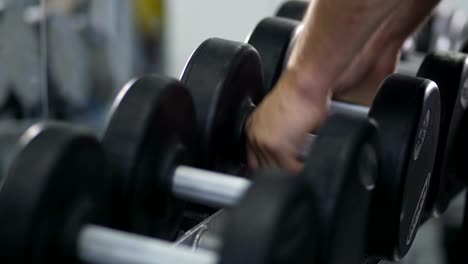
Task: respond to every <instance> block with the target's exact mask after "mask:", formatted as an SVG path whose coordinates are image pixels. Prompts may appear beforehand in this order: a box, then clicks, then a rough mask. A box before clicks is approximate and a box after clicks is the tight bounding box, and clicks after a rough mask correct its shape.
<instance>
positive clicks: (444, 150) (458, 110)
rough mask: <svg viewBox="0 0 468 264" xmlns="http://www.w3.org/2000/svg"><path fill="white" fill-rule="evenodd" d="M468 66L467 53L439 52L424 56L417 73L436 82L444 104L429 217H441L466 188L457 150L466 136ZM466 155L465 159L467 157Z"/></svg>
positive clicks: (427, 214) (441, 101)
mask: <svg viewBox="0 0 468 264" xmlns="http://www.w3.org/2000/svg"><path fill="white" fill-rule="evenodd" d="M467 65H468V60H467V55H465V54H461V53H448V52H438V53H433V54H430V55H427V56H426V57H425V59H424V61H423V63H422V64H421V67H420V68H419V71H418V74H417V75H418V76H419V77H422V78H427V79H430V80H432V81H434V82H435V83H437V86H438V87H439V93H440V104H441V116H440V131H439V142H438V144H437V154H436V160H435V164H434V172H433V175H432V179H431V185H430V188H429V193H428V197H427V202H426V206H425V209H426V210H425V211H426V217H427V216H432V215H440V214H442V213H443V212H444V211H445V210H446V209H447V206H448V204H449V202H450V200H451V199H452V198H453V197H454V196H455V195H456V194H457V193H458V192H459V191H461V190H462V189H463V188H464V186H465V182H464V180H463V177H464V176H465V175H466V174H464V171H463V169H462V167H463V166H461V165H462V164H463V163H462V164H459V163H457V155H458V153H457V150H458V146H462V145H463V143H462V142H463V140H464V137H465V135H466V133H464V132H465V131H466V130H463V129H462V125H463V123H464V122H463V121H464V119H465V118H467V117H465V116H466V107H467V104H468V70H467V69H468V67H467ZM464 152H465V150H464V151H463V152H462V153H463V154H462V156H465V155H464ZM460 169H462V170H461V171H460Z"/></svg>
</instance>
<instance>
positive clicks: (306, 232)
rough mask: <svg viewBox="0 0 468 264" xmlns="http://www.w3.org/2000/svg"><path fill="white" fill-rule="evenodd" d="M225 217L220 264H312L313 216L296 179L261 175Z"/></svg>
mask: <svg viewBox="0 0 468 264" xmlns="http://www.w3.org/2000/svg"><path fill="white" fill-rule="evenodd" d="M254 179H255V180H254V182H253V183H252V186H251V187H250V188H249V190H248V191H247V192H246V194H245V196H244V197H242V199H241V201H240V203H239V204H238V205H237V206H236V207H235V208H234V209H232V211H231V212H229V213H230V214H229V215H228V222H227V225H226V228H225V230H224V234H223V235H224V236H223V246H222V248H221V254H220V263H221V264H231V263H232V264H238V263H243V264H250V263H252V264H254V263H255V264H262V263H264V264H274V263H278V264H280V263H314V261H313V260H314V259H315V255H316V252H317V250H316V248H317V244H318V243H317V242H318V240H317V234H318V229H319V226H318V225H317V224H318V214H317V213H318V212H317V208H316V205H317V204H316V203H315V199H314V195H313V193H312V192H311V191H310V190H309V189H308V188H307V187H306V186H307V185H306V184H304V183H303V179H302V178H300V177H293V176H291V175H289V174H287V173H284V172H282V171H273V170H264V171H258V172H256V173H255V175H254Z"/></svg>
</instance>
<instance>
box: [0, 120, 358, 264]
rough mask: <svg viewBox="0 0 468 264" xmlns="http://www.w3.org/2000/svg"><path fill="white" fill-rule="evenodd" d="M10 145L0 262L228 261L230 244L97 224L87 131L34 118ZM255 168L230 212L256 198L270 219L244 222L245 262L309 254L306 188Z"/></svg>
mask: <svg viewBox="0 0 468 264" xmlns="http://www.w3.org/2000/svg"><path fill="white" fill-rule="evenodd" d="M16 153H17V154H16V155H15V156H14V159H13V160H12V162H11V166H10V167H9V170H8V175H7V177H6V179H5V180H4V181H3V182H2V190H1V192H0V212H1V214H2V215H1V217H0V246H1V247H2V250H1V251H0V257H1V258H2V261H3V262H4V263H50V262H59V263H82V262H83V263H232V261H230V260H228V259H227V258H226V257H225V255H226V254H230V251H231V250H238V249H237V248H234V249H229V248H226V249H223V251H221V253H220V254H216V253H214V252H205V251H200V252H196V253H194V252H192V251H191V250H190V249H186V248H174V247H173V245H172V244H170V243H168V242H164V241H160V240H156V239H150V238H145V237H143V236H138V235H134V234H130V233H125V232H121V231H116V230H111V229H109V228H107V227H104V226H103V225H105V224H106V223H109V220H110V219H109V217H110V215H109V202H110V201H109V198H110V191H111V184H112V178H111V177H112V175H111V174H110V171H109V166H108V163H107V161H106V157H105V155H104V152H103V150H102V149H101V146H100V145H99V142H98V141H97V139H96V138H95V137H94V136H92V135H91V134H90V133H88V132H86V131H84V130H82V129H79V128H76V127H73V126H68V125H64V124H58V123H42V124H37V125H34V126H32V127H30V128H29V129H28V130H27V131H26V132H25V133H24V134H23V136H22V137H21V139H20V140H19V142H18V149H17V150H16ZM257 176H258V177H256V179H255V182H254V183H253V184H252V187H251V188H249V190H248V192H247V194H246V197H245V199H246V200H245V202H248V203H247V204H244V202H241V203H240V205H239V206H240V207H239V208H236V209H233V214H234V215H237V216H239V215H244V216H245V215H246V213H250V212H251V211H249V210H252V209H254V208H255V207H257V206H259V207H258V208H257V209H256V210H257V211H258V210H261V209H266V210H264V211H262V212H263V216H265V217H267V221H270V223H271V224H277V225H275V226H269V225H268V224H269V223H265V225H264V226H263V229H262V230H252V229H250V230H248V232H249V234H247V235H254V234H256V235H258V237H256V238H257V239H260V240H256V244H257V245H258V246H259V248H257V249H258V251H256V252H255V253H256V254H259V255H258V257H257V258H256V261H254V262H252V263H272V262H273V261H272V258H274V257H277V258H279V259H280V258H286V259H290V258H291V260H294V261H295V262H297V263H305V261H306V260H307V259H312V258H313V257H314V254H315V250H314V248H315V245H316V239H317V235H316V233H317V230H318V229H317V224H316V223H317V222H318V221H317V219H318V216H317V209H316V203H315V200H314V199H315V197H314V195H312V192H311V190H309V189H308V188H306V187H305V186H306V185H305V184H304V183H303V180H302V179H301V178H300V177H291V176H286V175H285V173H284V172H281V171H275V172H266V171H265V172H258V175H257ZM357 179H359V178H357ZM270 192H272V193H275V196H274V197H268V201H269V203H264V202H265V199H266V198H267V197H265V196H264V194H265V193H270ZM262 198H263V199H262ZM151 202H154V203H158V202H160V201H151ZM246 210H247V211H246ZM291 216H294V217H291ZM259 219H260V220H262V219H263V218H261V217H260V218H259ZM244 220H245V219H242V221H244ZM231 224H232V225H233V227H234V228H239V226H240V225H242V226H244V223H243V222H242V223H237V222H236V221H235V220H232V221H230V222H229V224H228V226H227V228H229V227H230V225H231ZM283 224H284V225H283ZM248 225H249V223H246V224H245V226H248ZM246 231H247V230H239V229H237V232H236V233H231V234H227V235H226V236H225V237H226V240H225V241H226V242H225V243H226V244H230V243H233V242H235V243H237V242H238V241H239V240H240V239H241V238H242V236H245V235H246V234H245V232H246ZM261 231H268V232H266V233H265V232H264V233H262V232H261ZM251 232H252V233H253V234H252V233H251ZM293 234H294V235H295V234H303V236H295V237H294V242H296V243H297V244H295V245H294V246H292V247H289V248H288V249H289V251H286V250H284V249H285V248H281V249H282V250H281V251H274V252H270V250H272V249H275V248H274V247H276V246H280V245H284V243H286V242H290V240H289V239H291V238H290V237H289V235H293ZM263 236H264V237H263ZM230 239H233V240H235V241H233V242H231V241H230ZM272 242H275V243H274V244H272ZM260 245H261V246H260ZM288 246H291V244H289V243H288ZM276 252H280V253H281V254H277V253H276ZM243 254H244V255H247V254H250V252H245V253H243ZM260 254H261V256H260ZM280 260H281V259H280ZM280 263H284V262H280Z"/></svg>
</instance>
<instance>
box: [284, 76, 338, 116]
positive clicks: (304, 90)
mask: <svg viewBox="0 0 468 264" xmlns="http://www.w3.org/2000/svg"><path fill="white" fill-rule="evenodd" d="M279 83H280V84H279V85H278V87H277V88H278V89H277V90H279V92H280V93H281V94H282V95H283V96H284V97H283V98H284V99H287V102H285V103H290V104H295V106H294V108H296V109H303V110H304V112H302V111H300V112H297V113H296V114H298V116H302V118H305V119H307V118H308V117H310V118H312V119H316V120H324V119H325V117H326V116H327V113H328V110H329V106H330V102H331V97H332V94H331V89H330V88H331V87H332V85H331V83H329V82H328V81H326V80H325V79H324V78H321V77H320V75H318V74H315V73H314V72H313V71H312V70H305V69H300V70H299V69H295V68H289V69H288V70H286V71H285V72H284V73H283V75H282V76H281V80H280V82H279ZM319 123H321V122H319Z"/></svg>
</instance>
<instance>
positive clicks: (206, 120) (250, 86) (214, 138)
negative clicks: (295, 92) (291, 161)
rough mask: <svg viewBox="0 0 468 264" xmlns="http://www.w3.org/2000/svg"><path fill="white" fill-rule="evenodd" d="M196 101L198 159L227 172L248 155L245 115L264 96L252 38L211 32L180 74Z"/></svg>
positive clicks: (259, 63) (201, 162) (258, 62)
mask: <svg viewBox="0 0 468 264" xmlns="http://www.w3.org/2000/svg"><path fill="white" fill-rule="evenodd" d="M182 82H183V83H184V84H186V85H187V88H188V89H189V91H190V93H191V94H192V97H193V99H194V102H195V109H196V113H197V120H198V131H199V135H200V140H199V141H200V151H201V155H198V157H199V158H200V160H198V163H199V164H198V165H199V166H200V167H203V168H206V169H214V170H219V171H226V172H229V171H230V169H231V168H232V169H236V170H237V169H239V164H242V163H243V162H244V161H245V152H244V149H243V148H242V146H244V145H245V143H243V140H242V135H243V134H244V133H243V132H244V120H245V118H246V116H247V115H248V113H250V111H251V106H252V103H253V104H257V103H258V102H259V101H260V100H261V98H262V97H263V92H262V91H263V74H262V66H261V61H260V56H259V55H258V52H257V51H256V50H255V49H254V48H253V47H252V46H251V45H249V44H245V43H241V42H235V41H229V40H224V39H218V38H212V39H208V40H206V41H204V42H203V43H202V44H201V45H200V46H199V47H198V48H197V49H196V50H195V52H194V53H193V55H192V56H191V57H190V59H189V61H188V62H187V65H186V67H185V69H184V72H183V74H182Z"/></svg>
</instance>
